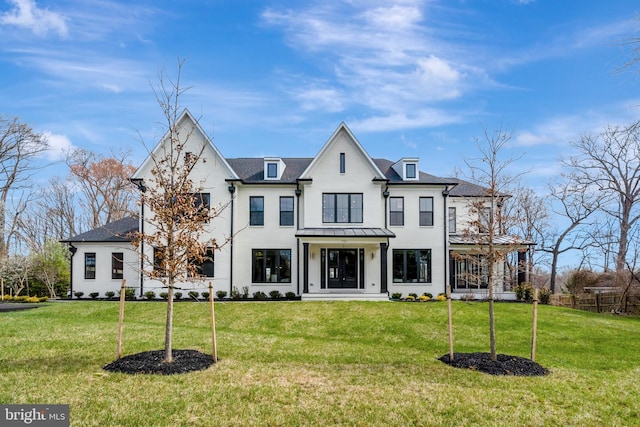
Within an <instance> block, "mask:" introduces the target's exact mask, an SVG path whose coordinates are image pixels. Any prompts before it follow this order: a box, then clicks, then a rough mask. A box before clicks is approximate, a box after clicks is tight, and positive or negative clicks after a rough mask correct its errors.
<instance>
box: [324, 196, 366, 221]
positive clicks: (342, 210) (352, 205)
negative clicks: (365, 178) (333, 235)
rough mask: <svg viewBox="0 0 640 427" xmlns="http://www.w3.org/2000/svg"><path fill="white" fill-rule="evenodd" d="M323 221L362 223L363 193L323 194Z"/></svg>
mask: <svg viewBox="0 0 640 427" xmlns="http://www.w3.org/2000/svg"><path fill="white" fill-rule="evenodd" d="M322 222H338V223H361V222H362V194H343V193H338V194H336V193H325V194H323V195H322Z"/></svg>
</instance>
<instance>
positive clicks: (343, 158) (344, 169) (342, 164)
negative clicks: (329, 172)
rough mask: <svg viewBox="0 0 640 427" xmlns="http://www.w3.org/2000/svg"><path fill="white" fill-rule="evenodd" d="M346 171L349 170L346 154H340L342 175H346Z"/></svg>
mask: <svg viewBox="0 0 640 427" xmlns="http://www.w3.org/2000/svg"><path fill="white" fill-rule="evenodd" d="M346 169H347V168H346V159H345V154H344V153H340V173H345V171H346Z"/></svg>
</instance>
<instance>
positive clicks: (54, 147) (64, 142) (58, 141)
mask: <svg viewBox="0 0 640 427" xmlns="http://www.w3.org/2000/svg"><path fill="white" fill-rule="evenodd" d="M43 135H44V136H45V137H46V138H47V141H48V143H49V149H48V150H47V152H46V157H47V158H48V159H49V160H51V161H58V160H62V159H64V156H65V153H67V152H69V151H71V149H72V148H73V144H72V143H71V140H69V138H67V137H66V136H65V135H59V134H54V133H51V132H43Z"/></svg>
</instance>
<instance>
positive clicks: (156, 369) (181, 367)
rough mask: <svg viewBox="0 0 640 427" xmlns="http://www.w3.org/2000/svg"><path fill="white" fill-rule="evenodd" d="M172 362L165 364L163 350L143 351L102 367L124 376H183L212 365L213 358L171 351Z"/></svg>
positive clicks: (200, 353)
mask: <svg viewBox="0 0 640 427" xmlns="http://www.w3.org/2000/svg"><path fill="white" fill-rule="evenodd" d="M172 354H173V362H170V363H165V362H164V361H163V359H164V350H153V351H145V352H142V353H136V354H131V355H129V356H125V357H122V358H120V359H118V360H116V361H114V362H111V363H109V364H108V365H105V366H104V367H103V369H104V370H106V371H110V372H122V373H125V374H159V375H173V374H184V373H187V372H191V371H201V370H203V369H207V368H208V367H210V366H211V365H212V364H213V357H212V356H211V355H210V354H205V353H202V352H200V351H196V350H173V351H172Z"/></svg>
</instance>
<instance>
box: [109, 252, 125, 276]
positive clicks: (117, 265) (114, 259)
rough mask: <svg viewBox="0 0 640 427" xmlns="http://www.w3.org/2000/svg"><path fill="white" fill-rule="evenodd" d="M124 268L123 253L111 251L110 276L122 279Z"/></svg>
mask: <svg viewBox="0 0 640 427" xmlns="http://www.w3.org/2000/svg"><path fill="white" fill-rule="evenodd" d="M123 270H124V254H123V253H122V252H113V253H112V254H111V278H112V279H122V277H123Z"/></svg>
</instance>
